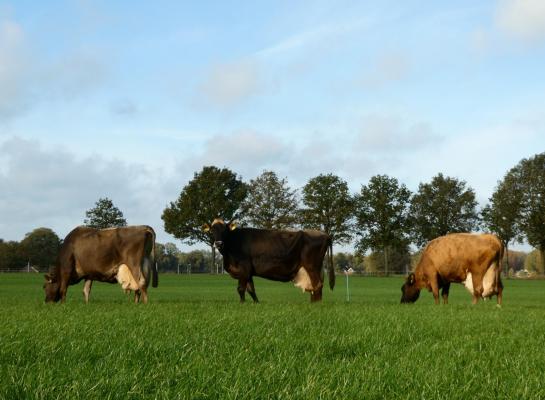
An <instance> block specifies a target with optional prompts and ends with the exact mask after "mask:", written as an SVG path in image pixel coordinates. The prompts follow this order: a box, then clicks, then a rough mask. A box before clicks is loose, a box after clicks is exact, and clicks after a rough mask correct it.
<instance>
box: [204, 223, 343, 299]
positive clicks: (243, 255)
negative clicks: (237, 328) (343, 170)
mask: <svg viewBox="0 0 545 400" xmlns="http://www.w3.org/2000/svg"><path fill="white" fill-rule="evenodd" d="M205 230H210V232H211V233H212V236H213V238H214V245H215V246H216V248H217V249H218V250H219V252H220V253H221V254H222V256H223V266H224V268H225V270H226V271H227V272H229V274H230V275H231V276H232V277H233V278H235V279H237V280H238V288H237V290H238V294H239V296H240V302H241V303H242V302H244V295H245V292H246V291H248V293H249V294H250V296H252V299H253V300H254V302H256V303H257V302H258V300H257V295H256V293H255V287H254V281H253V276H259V277H262V278H265V279H270V280H273V281H280V282H288V281H293V282H294V283H295V286H297V287H299V288H301V290H303V291H304V292H310V294H311V296H310V300H311V301H312V302H314V301H320V300H322V287H323V282H324V278H323V273H322V265H323V260H324V256H325V254H326V252H327V251H328V249H329V252H330V253H329V255H330V258H329V261H330V262H329V271H328V275H329V287H330V288H331V289H333V287H334V286H335V273H334V270H333V259H332V252H331V238H330V237H329V235H327V234H325V233H324V232H320V231H313V230H305V231H285V230H272V229H254V228H236V227H235V225H234V224H230V223H227V224H226V223H225V222H223V221H222V220H221V219H216V220H214V222H212V225H211V226H208V225H206V226H205Z"/></svg>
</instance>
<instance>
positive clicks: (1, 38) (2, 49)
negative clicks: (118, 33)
mask: <svg viewBox="0 0 545 400" xmlns="http://www.w3.org/2000/svg"><path fill="white" fill-rule="evenodd" d="M29 43H30V40H27V36H26V34H25V32H24V29H23V27H22V26H21V25H20V24H18V23H16V22H14V21H9V20H0V123H1V122H3V121H7V120H10V119H12V118H14V117H17V116H19V115H21V114H22V113H25V112H27V111H28V110H29V109H30V108H31V107H33V106H36V105H37V104H39V103H45V102H51V101H58V100H60V101H73V100H74V99H75V98H80V97H84V96H86V95H88V94H89V93H90V92H92V91H94V90H96V89H97V88H101V87H104V85H105V83H106V82H107V80H108V77H109V68H108V67H107V64H106V60H105V57H104V55H103V54H101V52H99V51H96V50H95V51H92V50H86V51H82V50H80V49H78V50H77V51H72V52H70V51H69V52H66V53H64V54H63V55H62V56H60V57H57V58H54V59H52V60H49V61H45V58H44V57H41V56H40V54H39V52H38V51H37V50H36V49H34V48H33V47H32V46H30V44H29Z"/></svg>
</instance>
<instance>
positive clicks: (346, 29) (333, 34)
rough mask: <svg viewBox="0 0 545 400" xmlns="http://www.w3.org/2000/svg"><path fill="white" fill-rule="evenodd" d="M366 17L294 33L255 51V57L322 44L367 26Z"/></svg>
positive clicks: (270, 55)
mask: <svg viewBox="0 0 545 400" xmlns="http://www.w3.org/2000/svg"><path fill="white" fill-rule="evenodd" d="M369 26H370V22H369V20H368V19H355V20H350V21H342V22H340V23H331V24H323V25H322V26H319V27H317V28H312V29H309V30H306V31H302V32H298V33H295V34H293V35H291V36H288V37H286V38H284V39H282V40H280V41H279V42H277V43H275V44H272V45H270V46H268V47H266V48H264V49H261V50H259V51H257V52H256V54H255V55H256V56H257V57H263V58H268V57H273V56H277V55H281V54H283V53H287V52H292V51H300V50H301V48H303V47H307V46H314V45H323V43H324V41H326V42H327V41H329V40H331V39H336V38H339V37H341V36H343V35H346V34H350V33H353V32H355V31H357V30H360V29H364V28H368V27H369Z"/></svg>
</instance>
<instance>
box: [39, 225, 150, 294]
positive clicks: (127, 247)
mask: <svg viewBox="0 0 545 400" xmlns="http://www.w3.org/2000/svg"><path fill="white" fill-rule="evenodd" d="M150 274H151V276H152V286H153V287H157V283H158V282H157V281H158V279H157V266H156V264H155V232H154V231H153V229H152V228H151V227H149V226H145V225H143V226H126V227H121V228H108V229H94V228H89V227H86V226H78V227H77V228H75V229H74V230H72V231H71V232H70V233H69V234H68V235H67V236H66V238H65V239H64V242H63V244H62V246H61V248H60V250H59V254H58V256H57V262H56V265H55V267H54V268H53V269H52V271H51V272H50V273H49V274H47V275H45V279H46V282H45V285H44V289H45V301H46V302H52V301H55V302H57V301H59V300H61V301H62V302H64V301H65V300H66V291H67V288H68V285H74V284H76V283H78V282H80V281H81V280H82V279H84V280H85V285H84V289H83V293H84V296H85V302H88V301H89V292H90V291H91V283H92V281H100V282H109V283H116V282H119V283H120V284H121V286H122V287H123V289H124V290H127V289H130V290H134V291H135V302H138V301H139V300H140V296H142V300H143V302H144V303H147V301H148V294H147V288H148V285H149V281H150Z"/></svg>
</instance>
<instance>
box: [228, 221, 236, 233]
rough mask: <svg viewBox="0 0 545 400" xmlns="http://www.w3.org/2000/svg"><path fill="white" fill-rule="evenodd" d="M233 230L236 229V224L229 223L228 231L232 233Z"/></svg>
mask: <svg viewBox="0 0 545 400" xmlns="http://www.w3.org/2000/svg"><path fill="white" fill-rule="evenodd" d="M235 229H237V224H235V223H234V222H231V223H230V224H229V230H230V231H234V230H235Z"/></svg>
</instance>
